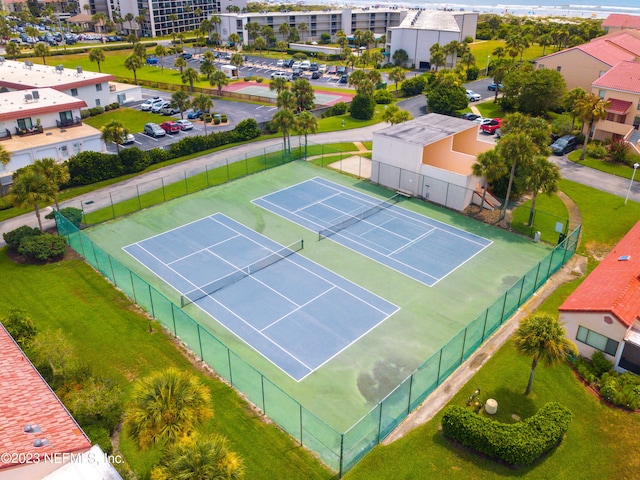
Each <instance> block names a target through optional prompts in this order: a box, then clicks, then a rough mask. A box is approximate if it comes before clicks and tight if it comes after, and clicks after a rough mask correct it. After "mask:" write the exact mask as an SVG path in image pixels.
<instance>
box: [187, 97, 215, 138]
mask: <svg viewBox="0 0 640 480" xmlns="http://www.w3.org/2000/svg"><path fill="white" fill-rule="evenodd" d="M191 105H192V106H193V108H197V109H199V110H200V111H201V112H202V113H204V112H209V111H211V109H212V108H213V99H212V98H211V97H210V96H208V95H205V94H204V93H200V94H198V95H196V96H195V97H193V100H191ZM203 123H204V134H205V135H206V134H207V122H206V121H203Z"/></svg>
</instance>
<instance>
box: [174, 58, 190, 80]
mask: <svg viewBox="0 0 640 480" xmlns="http://www.w3.org/2000/svg"><path fill="white" fill-rule="evenodd" d="M173 66H174V67H177V68H179V69H180V76H182V72H183V70H184V67H186V66H187V61H186V60H185V59H184V58H182V57H178V58H176V59H175V61H174V62H173Z"/></svg>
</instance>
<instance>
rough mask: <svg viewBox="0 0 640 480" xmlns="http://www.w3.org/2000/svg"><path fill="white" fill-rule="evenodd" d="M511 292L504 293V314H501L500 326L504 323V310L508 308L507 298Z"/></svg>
mask: <svg viewBox="0 0 640 480" xmlns="http://www.w3.org/2000/svg"><path fill="white" fill-rule="evenodd" d="M509 290H511V289H509ZM509 290H507V291H506V292H504V302H502V313H501V314H500V324H502V322H504V309H505V308H507V297H508V296H509Z"/></svg>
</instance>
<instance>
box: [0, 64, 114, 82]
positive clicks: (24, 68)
mask: <svg viewBox="0 0 640 480" xmlns="http://www.w3.org/2000/svg"><path fill="white" fill-rule="evenodd" d="M48 61H49V63H54V62H55V61H56V59H55V57H49V58H48ZM26 62H29V63H31V65H30V66H29V64H27V63H26ZM114 79H115V78H114V76H113V75H110V74H107V73H97V72H88V71H86V70H83V71H81V72H78V70H77V69H72V68H59V67H57V66H56V65H41V64H37V63H33V62H31V61H29V60H25V62H16V61H13V60H6V59H5V61H4V62H2V63H0V86H7V87H9V88H20V86H26V87H30V88H39V87H54V88H56V87H57V88H60V87H67V88H71V87H72V86H80V85H92V84H96V83H102V82H108V81H109V80H114Z"/></svg>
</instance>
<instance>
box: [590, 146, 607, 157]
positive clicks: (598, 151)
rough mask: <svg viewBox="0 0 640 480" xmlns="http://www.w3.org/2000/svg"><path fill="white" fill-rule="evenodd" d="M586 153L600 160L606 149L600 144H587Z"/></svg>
mask: <svg viewBox="0 0 640 480" xmlns="http://www.w3.org/2000/svg"><path fill="white" fill-rule="evenodd" d="M587 155H589V156H590V157H591V158H595V159H598V160H602V159H603V158H605V157H606V156H607V149H606V148H604V147H603V146H602V145H588V146H587Z"/></svg>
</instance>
